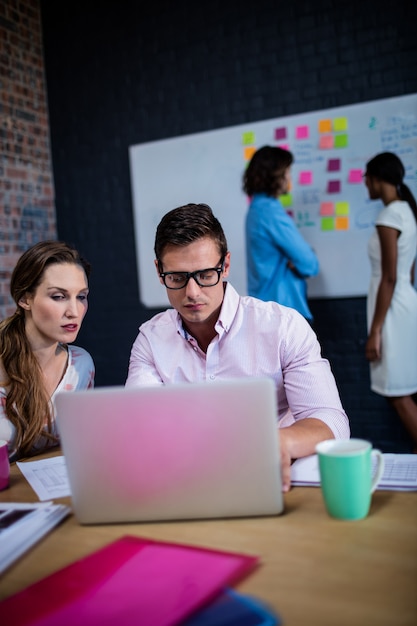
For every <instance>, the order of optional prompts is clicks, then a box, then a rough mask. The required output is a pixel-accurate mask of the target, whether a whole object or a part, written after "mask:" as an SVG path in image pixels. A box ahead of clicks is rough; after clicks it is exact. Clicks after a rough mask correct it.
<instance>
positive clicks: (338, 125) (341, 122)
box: [333, 117, 348, 133]
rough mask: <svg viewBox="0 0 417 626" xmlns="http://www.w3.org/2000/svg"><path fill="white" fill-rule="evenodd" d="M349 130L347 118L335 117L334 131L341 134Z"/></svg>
mask: <svg viewBox="0 0 417 626" xmlns="http://www.w3.org/2000/svg"><path fill="white" fill-rule="evenodd" d="M347 129H348V121H347V117H335V118H334V120H333V130H334V131H335V132H336V133H339V132H340V131H341V130H347Z"/></svg>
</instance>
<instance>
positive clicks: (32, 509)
mask: <svg viewBox="0 0 417 626" xmlns="http://www.w3.org/2000/svg"><path fill="white" fill-rule="evenodd" d="M69 512H70V508H69V507H67V506H64V505H63V504H52V503H51V502H44V503H42V504H39V503H36V504H21V503H17V502H1V503H0V574H1V573H3V572H4V570H5V569H6V568H7V567H9V565H11V564H12V563H13V562H14V561H15V560H16V559H18V558H19V557H20V556H21V555H22V554H23V553H24V552H26V550H28V549H29V548H30V547H31V546H33V545H34V544H35V543H36V542H37V541H38V540H39V539H41V537H43V536H44V535H46V533H48V532H49V531H50V530H51V528H53V527H54V526H56V525H57V524H58V523H59V522H60V521H61V520H62V519H63V518H64V517H66V516H67V515H68V513H69Z"/></svg>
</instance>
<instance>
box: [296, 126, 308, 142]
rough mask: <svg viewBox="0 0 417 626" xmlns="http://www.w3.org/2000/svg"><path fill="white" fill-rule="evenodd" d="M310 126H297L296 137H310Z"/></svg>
mask: <svg viewBox="0 0 417 626" xmlns="http://www.w3.org/2000/svg"><path fill="white" fill-rule="evenodd" d="M308 136H309V132H308V126H297V127H296V129H295V137H296V139H308Z"/></svg>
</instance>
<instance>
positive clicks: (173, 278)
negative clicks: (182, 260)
mask: <svg viewBox="0 0 417 626" xmlns="http://www.w3.org/2000/svg"><path fill="white" fill-rule="evenodd" d="M219 264H220V267H208V268H207V269H205V270H197V271H195V272H160V274H159V275H160V277H161V278H162V280H163V281H164V285H165V287H166V288H167V289H184V287H185V286H186V285H187V284H188V281H189V280H190V278H194V280H195V282H196V283H197V285H198V286H199V287H214V285H217V283H218V282H219V280H220V275H221V273H222V272H223V269H224V259H220V261H219Z"/></svg>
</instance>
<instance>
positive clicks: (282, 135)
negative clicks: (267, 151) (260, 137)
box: [275, 126, 287, 141]
mask: <svg viewBox="0 0 417 626" xmlns="http://www.w3.org/2000/svg"><path fill="white" fill-rule="evenodd" d="M286 138H287V129H286V128H285V126H282V127H281V128H276V129H275V139H276V140H277V141H280V140H281V139H286Z"/></svg>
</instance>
